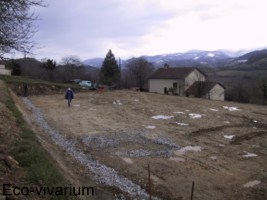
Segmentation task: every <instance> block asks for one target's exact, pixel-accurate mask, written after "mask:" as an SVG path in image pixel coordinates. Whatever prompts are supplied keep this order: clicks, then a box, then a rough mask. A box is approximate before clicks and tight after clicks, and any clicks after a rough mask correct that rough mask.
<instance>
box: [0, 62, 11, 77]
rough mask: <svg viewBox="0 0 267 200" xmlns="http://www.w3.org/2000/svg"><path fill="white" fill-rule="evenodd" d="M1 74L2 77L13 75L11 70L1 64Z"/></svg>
mask: <svg viewBox="0 0 267 200" xmlns="http://www.w3.org/2000/svg"><path fill="white" fill-rule="evenodd" d="M0 74H1V75H11V70H10V69H6V68H5V65H4V64H1V63H0Z"/></svg>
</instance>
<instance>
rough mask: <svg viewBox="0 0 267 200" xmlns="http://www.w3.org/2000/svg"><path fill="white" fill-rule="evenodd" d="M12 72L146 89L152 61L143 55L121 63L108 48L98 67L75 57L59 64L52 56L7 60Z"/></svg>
mask: <svg viewBox="0 0 267 200" xmlns="http://www.w3.org/2000/svg"><path fill="white" fill-rule="evenodd" d="M6 67H8V68H10V69H12V75H17V76H20V75H21V76H28V77H31V78H38V79H42V80H47V81H54V82H70V81H71V80H73V79H81V80H90V81H92V82H93V83H98V84H103V85H106V86H110V87H111V86H113V87H117V88H130V87H136V88H138V89H140V90H145V88H146V87H147V77H148V75H150V74H151V73H152V72H153V71H154V66H153V64H152V63H150V62H148V61H147V60H146V59H145V58H144V57H139V58H131V59H129V60H127V61H126V64H125V65H124V66H121V64H120V62H118V61H117V60H116V58H115V55H114V54H113V53H112V50H109V51H108V52H107V54H106V57H105V59H104V61H103V63H102V66H101V68H96V67H92V66H85V65H84V64H83V63H82V62H81V60H80V59H79V58H78V57H77V56H66V57H64V58H62V60H61V62H60V63H59V64H58V63H56V62H55V61H54V60H53V59H47V58H44V59H42V60H41V62H40V61H37V60H35V59H33V58H22V59H16V60H14V59H12V60H8V61H7V62H6Z"/></svg>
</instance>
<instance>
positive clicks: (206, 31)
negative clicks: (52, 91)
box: [34, 0, 267, 61]
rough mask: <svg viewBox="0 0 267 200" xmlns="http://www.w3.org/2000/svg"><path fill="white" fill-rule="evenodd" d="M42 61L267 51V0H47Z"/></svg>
mask: <svg viewBox="0 0 267 200" xmlns="http://www.w3.org/2000/svg"><path fill="white" fill-rule="evenodd" d="M45 2H46V3H47V4H48V5H49V6H48V7H44V8H36V9H35V11H36V13H38V14H39V17H40V20H38V21H37V22H36V23H37V25H38V26H39V31H38V32H37V33H36V35H35V37H34V40H35V41H36V42H37V43H38V49H36V50H35V51H34V53H35V54H36V56H35V57H36V58H44V57H46V58H52V59H56V60H58V61H59V60H60V59H61V58H62V57H64V56H67V55H75V56H78V57H80V58H81V60H84V59H87V58H93V57H104V56H105V55H106V53H107V51H108V50H109V49H112V51H113V53H114V54H115V56H116V57H117V58H118V57H122V58H129V57H132V56H140V55H155V54H165V53H174V52H183V51H187V50H190V49H202V50H217V49H229V50H239V49H250V48H258V47H267V39H266V38H267V37H266V36H267V27H266V25H265V20H266V19H267V12H266V10H265V9H266V7H267V1H266V0H253V1H251V0H222V1H214V0H186V1H185V0H46V1H45Z"/></svg>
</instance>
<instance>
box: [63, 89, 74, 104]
mask: <svg viewBox="0 0 267 200" xmlns="http://www.w3.org/2000/svg"><path fill="white" fill-rule="evenodd" d="M73 98H74V92H73V91H72V89H71V88H68V89H67V91H66V92H65V99H67V100H68V106H69V107H70V104H71V100H72V99H73Z"/></svg>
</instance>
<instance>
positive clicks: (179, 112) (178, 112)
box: [173, 111, 184, 114]
mask: <svg viewBox="0 0 267 200" xmlns="http://www.w3.org/2000/svg"><path fill="white" fill-rule="evenodd" d="M173 113H174V114H184V112H181V111H177V112H173Z"/></svg>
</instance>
